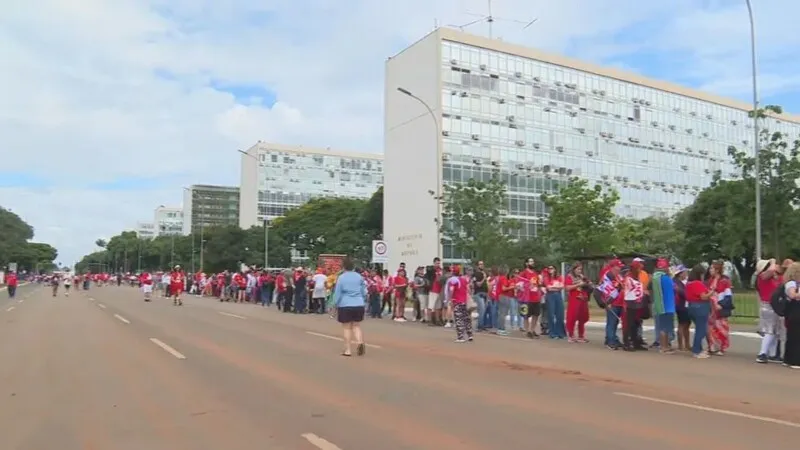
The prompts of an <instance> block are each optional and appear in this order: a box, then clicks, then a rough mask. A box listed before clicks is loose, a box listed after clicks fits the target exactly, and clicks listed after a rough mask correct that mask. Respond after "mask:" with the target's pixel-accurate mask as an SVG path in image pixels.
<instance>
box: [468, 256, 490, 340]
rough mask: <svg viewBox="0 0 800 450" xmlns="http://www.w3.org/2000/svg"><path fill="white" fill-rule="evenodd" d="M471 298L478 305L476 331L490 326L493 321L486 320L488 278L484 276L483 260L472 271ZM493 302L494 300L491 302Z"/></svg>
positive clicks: (488, 306)
mask: <svg viewBox="0 0 800 450" xmlns="http://www.w3.org/2000/svg"><path fill="white" fill-rule="evenodd" d="M471 281H472V292H473V295H472V298H473V300H475V304H476V305H477V306H478V323H477V328H478V331H484V330H486V329H489V328H492V327H493V326H494V323H492V322H490V321H487V320H486V319H487V318H486V315H487V312H488V311H489V308H490V307H491V306H490V305H489V304H488V303H489V295H488V293H489V279H488V277H487V276H486V271H485V269H484V266H483V261H478V264H477V267H475V270H474V271H473V272H472V275H471ZM491 303H494V302H491Z"/></svg>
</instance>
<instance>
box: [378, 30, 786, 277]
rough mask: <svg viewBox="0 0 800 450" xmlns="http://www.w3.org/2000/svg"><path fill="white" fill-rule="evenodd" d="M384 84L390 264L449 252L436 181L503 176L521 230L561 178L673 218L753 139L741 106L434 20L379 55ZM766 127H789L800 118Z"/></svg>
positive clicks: (542, 213)
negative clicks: (400, 46)
mask: <svg viewBox="0 0 800 450" xmlns="http://www.w3.org/2000/svg"><path fill="white" fill-rule="evenodd" d="M385 90H386V92H385V102H386V114H385V161H386V171H385V178H386V182H385V187H384V195H385V202H384V205H386V206H385V210H384V223H385V236H386V239H387V241H388V245H389V254H390V261H391V264H392V265H396V264H397V263H399V262H400V261H404V262H407V263H409V264H412V265H414V264H423V263H429V262H430V260H431V259H432V258H433V257H434V256H436V255H443V256H444V258H445V259H454V258H456V259H457V258H458V256H459V255H456V254H454V252H453V249H452V248H451V247H450V246H448V245H447V244H445V245H443V246H441V247H440V245H438V244H437V242H438V241H439V239H440V236H438V231H437V226H436V222H435V219H436V217H438V216H439V211H438V206H437V204H436V202H435V201H434V200H433V198H432V196H431V194H430V192H438V191H439V189H440V188H441V185H443V184H447V183H453V182H463V181H466V180H469V179H470V178H475V179H483V180H488V179H490V178H491V177H492V176H494V175H496V176H499V177H500V178H501V179H502V180H503V181H504V182H506V183H507V184H508V191H509V201H508V205H504V206H506V209H507V211H508V215H509V216H511V217H513V218H515V219H518V220H520V221H521V222H522V223H523V227H522V229H521V230H520V232H519V234H520V237H521V238H527V237H533V236H536V235H537V233H538V231H539V230H540V229H541V228H542V227H543V226H544V224H545V222H546V220H547V211H546V208H545V207H544V205H543V203H542V201H541V200H540V196H541V194H544V193H553V192H556V191H557V190H558V188H559V186H560V185H561V184H562V183H565V182H566V181H567V180H568V179H569V178H571V177H581V178H585V179H588V180H590V181H592V182H594V183H597V184H600V185H602V186H604V187H606V188H609V189H610V188H613V189H615V190H617V191H618V192H619V194H620V197H621V200H620V202H619V205H618V207H617V211H616V212H617V213H618V214H619V215H622V216H627V217H634V218H643V217H648V216H663V217H666V216H671V215H672V214H674V213H676V212H678V211H679V210H680V209H682V208H684V207H686V206H687V205H690V204H691V203H692V202H693V201H694V198H695V196H696V195H697V194H698V193H699V192H700V191H701V190H702V189H703V188H705V187H706V186H708V185H709V183H710V182H711V180H712V177H713V176H714V174H715V173H719V174H720V175H721V176H722V177H723V178H733V177H736V172H735V169H734V167H733V165H732V162H731V160H730V158H729V156H728V154H727V150H728V148H729V147H730V146H736V147H739V148H742V147H745V148H746V147H750V146H752V145H753V138H754V137H753V126H752V119H749V118H748V111H749V110H750V109H752V108H751V106H750V105H747V104H744V103H740V102H737V101H733V100H730V99H725V98H721V97H717V96H715V95H711V94H707V93H702V92H698V91H694V90H691V89H688V88H684V87H681V86H677V85H674V84H670V83H666V82H660V81H655V80H650V79H646V78H643V77H641V76H637V75H634V74H630V73H624V72H622V71H619V70H616V69H610V68H602V67H598V66H594V65H592V64H588V63H584V62H580V61H576V60H571V59H568V58H564V57H560V56H554V55H550V54H545V53H542V52H540V51H537V50H534V49H530V48H525V47H521V46H517V45H513V44H509V43H506V42H503V41H499V40H491V39H488V38H484V37H480V36H474V35H469V34H465V33H462V32H458V31H455V30H451V29H444V28H440V29H438V30H436V31H434V32H433V33H431V34H429V35H428V36H426V37H425V38H423V39H422V40H420V41H418V42H417V43H415V44H413V45H412V46H411V47H409V48H407V49H405V50H404V51H402V52H401V53H399V54H398V55H396V56H394V57H392V58H389V60H388V61H387V63H386V86H385ZM403 91H404V92H403ZM762 126H764V127H766V128H768V129H769V130H771V131H781V132H784V133H789V134H790V135H792V136H797V135H798V134H800V117H796V116H788V115H786V116H781V117H780V118H779V119H778V118H769V119H767V120H766V121H765V122H762ZM409 173H412V174H414V177H413V183H409V175H408V174H409ZM409 210H411V211H414V214H408V211H409Z"/></svg>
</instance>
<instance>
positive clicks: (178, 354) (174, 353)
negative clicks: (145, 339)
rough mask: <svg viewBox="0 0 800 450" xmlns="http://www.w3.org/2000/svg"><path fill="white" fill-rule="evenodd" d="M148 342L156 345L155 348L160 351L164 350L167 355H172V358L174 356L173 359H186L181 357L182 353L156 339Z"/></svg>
mask: <svg viewBox="0 0 800 450" xmlns="http://www.w3.org/2000/svg"><path fill="white" fill-rule="evenodd" d="M150 342H152V343H153V344H156V345H157V346H159V347H161V349H162V350H164V351H165V352H167V353H169V354H170V355H172V356H174V357H176V358H178V359H186V357H185V356H183V353H181V352H179V351H177V350H175V349H174V348H172V347H170V346H169V345H167V344H165V343H163V342H161V341H159V340H158V339H156V338H150Z"/></svg>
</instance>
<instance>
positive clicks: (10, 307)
mask: <svg viewBox="0 0 800 450" xmlns="http://www.w3.org/2000/svg"><path fill="white" fill-rule="evenodd" d="M13 310H14V307H13V306H9V307H8V308H6V311H13Z"/></svg>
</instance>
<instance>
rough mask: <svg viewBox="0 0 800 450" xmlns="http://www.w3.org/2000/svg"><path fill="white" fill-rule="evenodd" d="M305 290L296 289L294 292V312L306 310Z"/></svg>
mask: <svg viewBox="0 0 800 450" xmlns="http://www.w3.org/2000/svg"><path fill="white" fill-rule="evenodd" d="M306 297H307V292H306V291H297V292H295V294H294V312H295V313H305V312H306Z"/></svg>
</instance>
